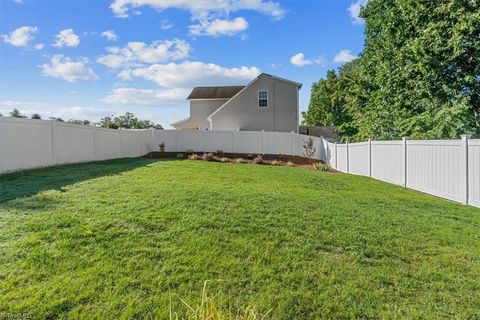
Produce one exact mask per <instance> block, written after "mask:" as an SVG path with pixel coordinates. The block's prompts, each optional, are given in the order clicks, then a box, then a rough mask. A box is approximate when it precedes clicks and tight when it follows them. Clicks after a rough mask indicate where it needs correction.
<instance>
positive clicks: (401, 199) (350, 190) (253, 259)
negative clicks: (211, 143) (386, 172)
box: [0, 159, 480, 320]
mask: <svg viewBox="0 0 480 320" xmlns="http://www.w3.org/2000/svg"><path fill="white" fill-rule="evenodd" d="M0 186H1V188H0V216H1V232H0V257H1V263H0V275H1V277H0V292H1V294H0V314H20V313H26V314H28V315H29V316H28V317H29V318H31V319H111V318H119V319H172V318H171V317H170V312H171V314H172V316H173V318H174V319H176V316H178V319H192V318H191V316H192V313H191V311H192V310H190V309H189V308H188V307H186V305H185V304H184V303H183V302H181V301H180V300H179V298H181V299H182V300H183V301H185V302H186V303H187V304H188V305H190V306H191V307H192V308H193V309H194V310H197V305H199V304H201V301H200V300H201V299H200V297H201V296H202V287H203V284H204V282H205V281H206V280H209V282H208V290H207V291H208V296H209V297H212V298H214V300H215V305H216V307H217V309H219V310H218V311H219V312H221V313H222V314H224V315H225V314H227V315H228V314H229V310H230V306H231V310H233V311H235V310H245V309H246V306H251V307H252V308H253V307H255V310H256V311H257V312H258V313H260V314H266V313H267V312H268V311H269V310H271V312H270V313H269V314H268V316H267V318H268V319H275V320H277V319H278V320H282V319H285V320H286V319H288V320H291V319H306V320H308V319H402V318H403V319H448V318H458V319H475V318H478V317H479V316H480V313H479V308H478V301H480V290H478V288H479V286H480V278H479V277H478V274H479V270H480V260H479V257H480V243H479V233H478V229H479V227H478V226H479V225H480V214H479V209H477V208H471V207H467V206H462V205H459V204H455V203H452V202H450V201H446V200H442V199H439V198H436V197H432V196H428V195H425V194H422V193H419V192H415V191H412V190H408V189H405V188H401V187H396V186H393V185H389V184H386V183H383V182H380V181H375V180H373V179H369V178H365V177H360V176H352V175H346V174H318V172H315V171H311V170H305V169H299V168H287V167H286V166H284V167H274V166H255V165H243V164H230V165H225V164H222V163H216V162H206V161H176V160H163V161H161V160H160V161H159V160H154V159H123V160H113V161H106V162H96V163H88V164H76V165H64V166H58V167H52V168H45V169H39V170H32V171H25V172H18V173H14V174H7V175H1V176H0ZM199 312H200V310H199ZM226 319H229V318H228V317H227V318H226ZM234 319H235V318H234ZM217 320H218V319H217Z"/></svg>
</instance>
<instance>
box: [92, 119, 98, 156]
mask: <svg viewBox="0 0 480 320" xmlns="http://www.w3.org/2000/svg"><path fill="white" fill-rule="evenodd" d="M91 128H92V139H93V141H92V146H93V152H92V154H93V159H94V160H95V161H98V160H99V159H97V128H96V127H95V126H92V127H91Z"/></svg>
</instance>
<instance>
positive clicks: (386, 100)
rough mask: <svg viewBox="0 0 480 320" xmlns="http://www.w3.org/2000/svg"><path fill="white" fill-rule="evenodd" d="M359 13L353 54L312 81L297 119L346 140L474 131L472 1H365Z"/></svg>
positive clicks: (476, 16)
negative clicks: (359, 44)
mask: <svg viewBox="0 0 480 320" xmlns="http://www.w3.org/2000/svg"><path fill="white" fill-rule="evenodd" d="M361 16H362V17H363V18H364V19H365V21H366V25H365V38H366V39H365V47H364V50H363V52H362V53H361V55H360V58H359V59H357V60H355V61H352V62H351V63H347V64H345V65H344V66H342V67H341V68H340V69H339V71H338V72H337V76H336V79H334V80H332V75H331V74H327V77H326V79H325V80H324V81H323V82H322V80H321V81H320V82H319V83H317V84H316V87H315V84H314V88H312V101H311V103H310V108H309V110H308V111H307V113H306V114H305V115H304V117H305V122H306V123H318V124H320V123H321V124H323V123H326V122H325V120H328V122H330V121H331V122H332V123H334V124H335V125H336V127H337V129H336V130H337V132H339V133H340V134H342V135H343V136H344V137H345V136H348V137H349V138H351V139H353V140H364V139H367V138H369V137H370V138H374V139H399V138H400V137H402V136H409V137H411V138H420V139H423V138H458V137H459V135H461V134H464V133H473V134H475V135H479V134H480V1H479V0H445V1H431V0H370V1H369V2H368V3H367V5H366V6H365V8H363V9H362V11H361ZM334 83H336V84H335V85H333V84H334ZM332 88H333V92H332ZM320 91H321V92H320ZM337 104H338V106H337ZM318 105H321V106H322V107H318ZM332 108H336V109H334V110H339V112H340V115H338V114H337V115H335V116H334V117H333V115H334V114H335V113H333V112H332ZM310 109H311V110H310ZM330 119H335V120H330ZM328 122H327V123H328Z"/></svg>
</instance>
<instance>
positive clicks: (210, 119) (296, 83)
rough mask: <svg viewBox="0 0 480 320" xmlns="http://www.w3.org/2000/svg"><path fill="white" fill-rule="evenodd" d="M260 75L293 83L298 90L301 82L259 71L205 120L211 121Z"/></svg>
mask: <svg viewBox="0 0 480 320" xmlns="http://www.w3.org/2000/svg"><path fill="white" fill-rule="evenodd" d="M260 77H269V78H272V79H275V80H279V81H283V82H287V83H291V84H294V85H296V86H297V87H298V90H300V89H301V88H302V84H301V83H299V82H295V81H290V80H287V79H283V78H280V77H276V76H272V75H271V74H268V73H261V74H259V75H258V76H257V77H256V78H255V79H253V80H252V81H250V83H249V84H247V85H246V86H244V87H243V88H241V89H240V90H239V91H238V92H237V93H236V94H235V95H233V96H232V97H230V99H229V100H228V101H226V102H225V103H224V104H222V105H221V106H220V107H219V108H218V109H217V110H215V111H213V112H212V113H211V114H210V115H209V116H208V117H207V120H208V121H212V117H213V116H214V115H215V114H216V113H217V112H219V111H220V110H222V109H223V108H225V106H226V105H227V104H228V103H229V102H230V101H232V100H233V99H235V97H236V96H238V95H240V93H242V91H243V90H245V89H246V88H248V87H249V86H251V85H252V84H253V83H255V81H257V80H258V79H260Z"/></svg>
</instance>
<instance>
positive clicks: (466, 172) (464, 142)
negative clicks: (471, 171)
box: [462, 134, 472, 204]
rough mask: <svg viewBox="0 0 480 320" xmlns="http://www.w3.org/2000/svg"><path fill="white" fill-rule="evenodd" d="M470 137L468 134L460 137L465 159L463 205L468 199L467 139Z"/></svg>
mask: <svg viewBox="0 0 480 320" xmlns="http://www.w3.org/2000/svg"><path fill="white" fill-rule="evenodd" d="M471 137H472V136H471V135H469V134H463V135H462V149H463V150H462V153H463V156H464V157H465V159H464V161H463V163H464V164H465V198H464V200H463V204H468V198H469V190H468V189H469V187H470V186H469V181H468V139H470V138H471Z"/></svg>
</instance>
